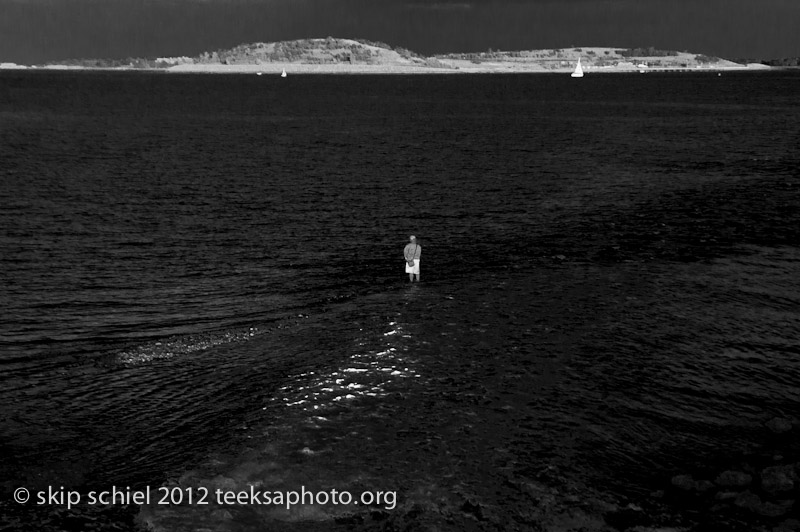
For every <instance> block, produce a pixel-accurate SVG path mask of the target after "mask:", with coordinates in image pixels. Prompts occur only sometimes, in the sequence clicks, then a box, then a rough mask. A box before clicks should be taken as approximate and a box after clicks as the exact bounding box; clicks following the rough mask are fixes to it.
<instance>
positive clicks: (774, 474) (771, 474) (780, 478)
mask: <svg viewBox="0 0 800 532" xmlns="http://www.w3.org/2000/svg"><path fill="white" fill-rule="evenodd" d="M796 479H797V474H796V473H795V470H794V467H793V466H791V465H781V466H772V467H767V468H766V469H764V470H763V471H762V472H761V487H762V488H763V489H764V491H766V492H767V493H770V494H773V495H774V494H776V493H780V492H783V491H789V490H790V489H792V488H793V487H794V481H795V480H796Z"/></svg>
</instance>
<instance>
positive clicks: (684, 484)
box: [672, 475, 696, 491]
mask: <svg viewBox="0 0 800 532" xmlns="http://www.w3.org/2000/svg"><path fill="white" fill-rule="evenodd" d="M695 484H696V483H695V480H694V479H693V478H692V476H691V475H675V476H674V477H672V485H673V486H675V487H676V488H678V489H682V490H684V491H691V490H693V489H694V487H695Z"/></svg>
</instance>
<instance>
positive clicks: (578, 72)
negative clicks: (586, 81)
mask: <svg viewBox="0 0 800 532" xmlns="http://www.w3.org/2000/svg"><path fill="white" fill-rule="evenodd" d="M572 77H573V78H582V77H583V69H582V68H581V58H580V57H579V58H578V64H577V65H575V71H574V72H572Z"/></svg>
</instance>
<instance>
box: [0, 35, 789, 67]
mask: <svg viewBox="0 0 800 532" xmlns="http://www.w3.org/2000/svg"><path fill="white" fill-rule="evenodd" d="M579 58H580V60H581V65H582V67H583V70H584V72H586V73H593V72H637V71H638V72H652V71H661V72H664V71H698V70H699V71H702V70H742V69H748V70H749V69H769V68H771V66H769V65H767V64H764V63H763V62H758V63H755V62H754V63H744V64H743V63H737V62H734V61H729V60H726V59H722V58H719V57H712V56H708V55H704V54H694V53H689V52H686V51H684V52H676V51H669V50H658V49H655V48H652V47H649V48H600V47H585V48H558V49H547V50H525V51H512V52H510V51H500V50H492V49H489V50H488V51H486V52H476V53H450V54H439V55H434V56H422V55H420V54H417V53H415V52H412V51H411V50H407V49H405V48H400V47H392V46H389V45H388V44H385V43H381V42H372V41H367V40H360V39H337V38H333V37H328V38H326V39H301V40H295V41H282V42H272V43H252V44H242V45H240V46H237V47H235V48H231V49H227V50H217V51H215V52H204V53H202V54H200V55H197V56H195V57H158V58H126V59H71V60H65V61H58V62H53V63H47V64H44V65H35V66H31V67H25V66H21V65H14V64H12V63H2V64H0V67H5V68H49V69H114V70H156V71H164V72H209V73H260V74H264V73H278V72H281V71H282V70H286V71H287V72H292V73H457V72H463V73H503V72H570V71H571V70H572V69H573V68H574V67H575V64H576V62H577V61H578V59H579ZM795 64H796V62H795Z"/></svg>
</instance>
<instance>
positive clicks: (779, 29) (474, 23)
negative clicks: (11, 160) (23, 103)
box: [0, 0, 800, 64]
mask: <svg viewBox="0 0 800 532" xmlns="http://www.w3.org/2000/svg"><path fill="white" fill-rule="evenodd" d="M798 23H800V0H0V62H16V63H20V64H35V63H42V62H46V61H55V60H61V59H67V58H89V57H92V58H119V59H121V58H126V57H159V56H160V57H164V56H179V55H190V56H192V55H197V54H199V53H201V52H203V51H212V50H217V49H224V48H230V47H233V46H236V45H238V44H242V43H249V42H271V41H280V40H289V39H302V38H312V37H327V36H332V37H341V38H362V39H369V40H373V41H382V42H385V43H388V44H390V45H392V46H403V47H405V48H409V49H411V50H414V51H416V52H419V53H422V54H434V53H445V52H479V51H485V50H487V49H489V48H493V49H500V50H524V49H537V48H564V47H571V46H613V47H647V46H654V47H656V48H662V49H670V50H687V51H690V52H695V53H705V54H709V55H717V56H721V57H727V58H753V59H768V58H775V57H790V56H791V57H796V56H800V36H799V35H800V32H799V31H798V29H797V27H798V26H799V25H800V24H798Z"/></svg>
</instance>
